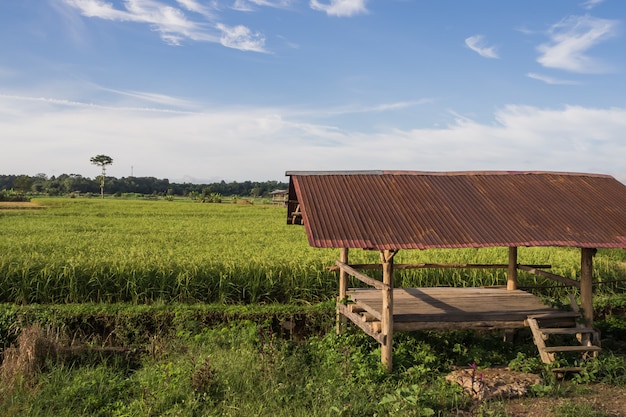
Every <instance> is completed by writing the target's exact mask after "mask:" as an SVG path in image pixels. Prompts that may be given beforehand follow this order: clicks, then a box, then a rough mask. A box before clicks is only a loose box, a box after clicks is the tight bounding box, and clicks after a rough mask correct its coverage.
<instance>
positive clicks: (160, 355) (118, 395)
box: [0, 320, 626, 417]
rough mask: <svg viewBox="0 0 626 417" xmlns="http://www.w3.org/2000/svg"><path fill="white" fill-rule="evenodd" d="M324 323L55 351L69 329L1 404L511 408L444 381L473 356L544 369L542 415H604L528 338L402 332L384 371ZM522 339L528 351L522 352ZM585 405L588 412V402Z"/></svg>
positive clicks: (279, 410) (185, 410)
mask: <svg viewBox="0 0 626 417" xmlns="http://www.w3.org/2000/svg"><path fill="white" fill-rule="evenodd" d="M330 327H332V324H331V323H328V327H327V329H326V330H327V331H323V332H320V333H319V334H314V335H310V337H308V338H307V339H306V340H299V339H298V340H296V339H294V338H292V337H289V335H288V333H283V334H281V333H280V332H277V331H276V329H275V328H274V327H273V325H272V324H271V322H268V321H263V320H261V321H254V320H238V321H234V322H231V323H222V324H219V325H215V326H211V327H190V325H189V323H188V322H185V321H181V322H179V323H178V324H175V325H173V327H172V333H170V334H164V335H155V336H154V337H153V338H152V339H151V340H150V342H149V343H146V344H145V345H144V346H145V347H146V348H145V349H138V350H136V351H133V352H131V353H129V352H128V351H125V352H123V353H118V354H115V355H111V354H107V355H105V354H104V353H103V352H102V351H100V350H98V349H97V346H95V345H94V346H93V349H92V350H86V349H83V350H79V351H78V352H79V353H78V354H74V355H69V354H65V355H59V354H58V352H62V351H63V350H64V349H67V348H66V346H67V344H69V343H71V341H70V339H67V338H66V339H65V342H60V341H59V340H61V339H58V338H56V339H53V340H54V343H55V344H56V345H55V346H56V348H55V350H54V352H56V353H48V354H47V355H46V354H42V355H41V356H40V357H39V359H38V361H39V363H40V365H39V366H40V368H39V371H38V372H35V373H31V374H29V375H28V376H27V379H26V378H25V379H22V380H21V381H17V382H14V383H12V384H7V383H2V384H0V410H3V411H1V412H0V415H2V416H7V417H8V416H11V417H14V416H15V417H17V416H48V415H55V416H57V415H58V416H165V415H178V416H250V415H254V416H307V417H316V416H335V415H340V416H374V415H379V416H382V415H385V416H432V415H437V416H455V415H461V414H459V413H460V412H466V413H467V412H470V411H472V412H473V413H474V414H473V415H502V416H505V415H507V414H506V413H505V412H504V409H505V406H506V401H505V400H494V401H489V402H476V401H474V400H472V399H471V398H470V397H469V395H468V394H465V393H463V392H462V390H461V389H460V387H459V386H458V385H456V384H451V383H448V382H446V381H445V375H446V374H447V373H448V372H450V370H451V369H453V368H454V367H457V366H467V364H468V363H472V362H473V361H478V362H479V363H480V365H479V366H480V367H481V368H482V367H484V366H487V367H489V366H501V365H507V364H508V365H510V366H512V367H519V366H526V367H527V368H529V369H531V370H533V371H534V372H536V373H538V374H540V375H542V376H543V377H544V381H545V382H544V384H545V385H541V386H538V387H537V389H536V390H534V391H533V392H535V394H530V395H537V396H538V397H541V398H545V397H546V396H552V397H555V398H559V399H561V400H560V401H559V402H558V405H554V406H551V409H550V410H549V411H550V412H551V413H552V414H550V415H553V416H568V415H580V416H583V415H584V416H586V415H590V416H602V415H607V414H602V412H601V411H598V410H593V409H591V408H589V407H587V406H586V405H585V403H581V402H580V401H573V400H575V399H576V393H577V392H583V395H584V392H586V391H581V390H580V389H578V388H577V386H579V385H578V384H581V381H576V380H571V381H569V382H564V381H557V380H555V379H554V377H553V376H552V375H551V374H552V373H551V372H550V371H549V370H548V369H547V368H546V367H545V366H543V365H540V364H537V362H536V361H535V360H534V357H531V356H532V355H531V354H530V351H532V350H533V349H534V346H533V345H532V342H530V341H528V342H526V343H522V344H518V345H515V346H513V345H511V344H509V345H507V344H506V343H504V342H503V341H502V339H501V337H500V336H499V334H497V333H476V332H469V331H456V332H413V333H400V334H398V335H397V342H396V352H395V357H394V361H395V363H396V365H397V366H396V367H395V368H394V372H393V373H391V374H389V373H387V372H386V371H385V370H384V369H383V367H382V366H381V364H380V355H379V354H380V352H379V350H378V347H377V345H376V343H375V342H374V341H373V340H372V339H371V338H369V337H368V336H366V335H365V334H363V332H360V331H358V330H355V331H348V332H347V333H345V334H343V335H341V336H337V335H335V334H334V333H333V332H332V331H328V330H329V328H330ZM34 333H36V332H32V331H30V334H31V336H29V338H27V339H26V340H27V342H23V343H25V345H24V346H20V347H19V350H20V352H22V354H23V352H26V351H29V350H30V348H29V346H32V345H35V344H36V343H37V340H36V339H35V338H34V337H33V336H32V335H33V334H34ZM44 333H45V332H44ZM39 334H40V335H41V334H42V333H41V332H40V333H39ZM55 337H56V336H55ZM74 342H75V341H74ZM39 343H41V341H39ZM63 343H65V345H64V344H63ZM520 351H527V352H529V354H528V358H530V359H523V358H522V357H521V356H523V355H521V354H520ZM48 352H52V350H48ZM74 352H76V350H74ZM534 356H536V352H535V354H534ZM595 362H596V363H599V364H600V365H599V366H598V367H599V368H603V367H605V368H606V369H609V368H610V369H613V370H615V371H616V372H615V373H614V375H613V376H610V378H613V379H612V380H611V381H610V384H609V382H607V380H606V379H604V378H605V377H606V375H607V374H606V373H604V371H602V372H596V373H591V372H590V373H589V374H588V376H589V380H588V381H587V382H586V383H589V384H591V383H596V382H602V383H604V384H608V385H606V386H608V387H610V386H621V387H623V386H626V376H625V374H624V373H623V372H621V373H620V372H617V370H618V368H620V367H621V368H620V369H623V368H624V367H625V366H626V357H625V356H623V355H622V356H615V355H611V354H605V353H603V354H602V355H601V356H600V358H599V359H597V361H595ZM589 369H591V368H589ZM527 370H528V369H527ZM3 382H4V381H3ZM568 399H572V401H569V400H568ZM585 407H587V408H585ZM546 411H548V410H546ZM591 411H593V412H594V413H595V414H587V413H588V412H591ZM464 415H467V414H464Z"/></svg>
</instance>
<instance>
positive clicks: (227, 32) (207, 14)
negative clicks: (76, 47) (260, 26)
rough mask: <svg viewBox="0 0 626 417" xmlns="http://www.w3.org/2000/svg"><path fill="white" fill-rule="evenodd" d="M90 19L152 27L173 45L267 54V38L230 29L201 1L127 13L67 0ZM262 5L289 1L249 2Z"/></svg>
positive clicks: (139, 1)
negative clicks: (209, 44) (190, 15)
mask: <svg viewBox="0 0 626 417" xmlns="http://www.w3.org/2000/svg"><path fill="white" fill-rule="evenodd" d="M64 1H65V3H66V4H67V5H69V6H71V7H74V8H76V9H78V10H80V12H81V14H83V15H84V16H87V17H96V18H100V19H106V20H114V21H122V22H136V23H145V24H149V25H150V27H151V28H152V29H153V30H154V31H156V32H158V33H159V34H160V36H161V39H162V40H163V41H164V42H166V43H168V44H170V45H180V44H182V43H183V42H184V41H189V40H190V41H197V42H214V43H220V44H221V45H223V46H225V47H228V48H234V49H239V50H241V51H253V52H267V50H266V49H265V37H264V36H263V35H262V34H260V33H256V32H253V31H252V30H250V29H249V28H247V27H246V26H243V25H235V26H229V25H226V24H224V23H218V22H216V19H217V17H216V16H215V15H214V9H212V8H210V7H209V6H206V5H205V4H203V3H200V2H198V1H197V0H177V2H178V4H179V5H180V6H181V7H182V9H181V8H177V7H173V6H169V5H166V4H165V3H163V2H161V1H158V0H126V1H125V2H124V7H125V10H118V9H115V8H114V6H113V5H112V4H111V3H106V2H104V1H102V0H64ZM248 1H251V2H253V3H254V4H258V5H266V6H273V7H278V6H279V5H281V4H285V1H277V2H270V1H263V0H248ZM183 9H185V10H187V11H189V12H192V13H196V14H199V15H201V16H202V17H203V19H204V20H202V21H194V20H190V19H189V18H188V17H187V15H186V14H185V11H184V10H183Z"/></svg>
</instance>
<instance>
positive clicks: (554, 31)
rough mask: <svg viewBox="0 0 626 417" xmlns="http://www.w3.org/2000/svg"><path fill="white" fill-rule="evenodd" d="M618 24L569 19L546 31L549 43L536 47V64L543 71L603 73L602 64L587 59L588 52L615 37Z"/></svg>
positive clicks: (588, 17)
mask: <svg viewBox="0 0 626 417" xmlns="http://www.w3.org/2000/svg"><path fill="white" fill-rule="evenodd" d="M618 26H619V22H618V21H616V20H609V19H600V18H596V17H592V16H587V15H585V16H570V17H568V18H566V19H563V20H562V21H560V22H558V23H556V24H554V25H553V26H552V27H551V28H550V29H549V31H548V36H549V37H550V41H549V42H547V43H544V44H542V45H539V46H538V47H537V50H538V51H539V52H540V53H541V55H540V56H539V58H538V59H537V62H539V63H540V64H541V65H543V66H544V67H548V68H557V69H562V70H566V71H571V72H577V73H603V72H607V71H609V70H610V68H608V67H607V66H606V65H605V64H603V63H602V62H600V61H598V60H597V59H594V58H592V57H590V56H589V55H587V52H588V51H589V49H591V48H593V47H594V46H595V45H597V44H599V43H600V42H603V41H605V40H607V39H609V38H611V37H613V36H615V35H616V33H617V29H618Z"/></svg>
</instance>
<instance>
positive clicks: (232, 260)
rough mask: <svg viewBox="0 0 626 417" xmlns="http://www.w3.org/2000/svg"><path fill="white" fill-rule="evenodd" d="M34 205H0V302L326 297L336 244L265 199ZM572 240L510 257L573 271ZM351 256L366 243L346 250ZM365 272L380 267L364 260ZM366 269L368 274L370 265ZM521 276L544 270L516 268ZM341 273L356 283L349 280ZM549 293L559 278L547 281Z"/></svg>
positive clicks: (404, 256)
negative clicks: (314, 235)
mask: <svg viewBox="0 0 626 417" xmlns="http://www.w3.org/2000/svg"><path fill="white" fill-rule="evenodd" d="M36 201H37V202H38V203H39V204H42V205H44V206H45V207H46V208H45V209H42V210H30V211H29V210H20V211H0V251H1V252H0V253H2V256H1V257H0V302H17V303H68V302H69V303H74V302H84V301H93V302H132V303H150V302H155V301H166V302H198V301H200V302H222V303H228V304H232V303H259V302H261V303H267V302H303V303H316V302H319V301H323V300H328V299H332V298H333V297H334V296H335V295H336V291H337V274H336V273H334V272H329V271H328V267H330V266H332V265H334V262H335V260H336V259H337V258H338V256H339V253H338V250H336V249H317V248H312V247H310V246H309V245H308V242H307V238H306V235H305V231H304V228H302V227H298V226H288V225H287V224H286V219H285V214H286V213H285V210H284V209H283V208H280V207H276V206H262V205H239V204H200V203H193V202H189V201H175V202H166V201H162V200H156V201H148V200H114V199H110V200H107V199H105V200H101V199H63V198H58V199H57V198H54V199H52V198H50V199H40V200H36ZM579 252H580V251H579V250H577V249H569V248H520V249H519V261H520V262H521V263H539V264H545V263H547V264H551V265H552V272H553V273H556V274H559V275H563V276H566V277H570V278H576V277H577V275H578V274H579V271H580V253H579ZM349 256H350V262H351V263H377V262H379V259H380V258H379V253H378V252H377V251H366V250H354V249H353V250H351V251H350V254H349ZM625 259H626V251H608V250H607V251H603V250H601V251H599V252H598V255H597V256H596V258H595V263H596V269H595V272H594V273H595V275H594V279H595V280H596V281H597V282H598V286H597V290H598V291H600V292H604V293H613V294H619V293H621V292H623V290H624V289H625V288H624V287H625V284H624V283H623V282H621V281H620V280H622V279H624V275H625V274H626V268H625V267H624V265H625V263H624V262H625ZM396 262H398V263H482V264H489V263H507V262H508V252H507V249H506V248H484V249H455V250H451V249H441V250H427V251H417V250H415V251H408V250H405V251H400V252H399V253H398V255H397V256H396ZM368 273H371V274H372V275H373V276H375V277H377V276H379V275H380V272H377V271H368ZM377 274H378V275H377ZM519 282H520V285H521V286H528V287H536V286H541V287H546V286H553V287H554V284H555V283H554V282H553V281H549V280H547V279H545V278H541V277H537V276H535V275H530V274H527V273H525V272H523V271H520V276H519ZM505 283H506V270H505V269H434V268H431V269H412V270H399V271H398V274H397V285H398V286H418V287H419V286H481V285H504V284H505ZM351 284H354V285H360V284H359V283H358V282H356V281H352V282H351ZM541 291H542V292H545V293H546V295H549V296H551V297H553V298H556V299H559V298H564V297H566V294H567V292H570V291H571V288H559V287H555V288H551V289H549V290H547V291H544V290H541Z"/></svg>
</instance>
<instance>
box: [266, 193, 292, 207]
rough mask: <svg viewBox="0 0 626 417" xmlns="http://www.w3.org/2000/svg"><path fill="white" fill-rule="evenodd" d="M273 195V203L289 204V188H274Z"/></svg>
mask: <svg viewBox="0 0 626 417" xmlns="http://www.w3.org/2000/svg"><path fill="white" fill-rule="evenodd" d="M270 195H271V196H272V203H273V204H276V205H282V206H286V205H287V198H288V196H289V192H288V191H287V190H274V191H272V192H271V193H270Z"/></svg>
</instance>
